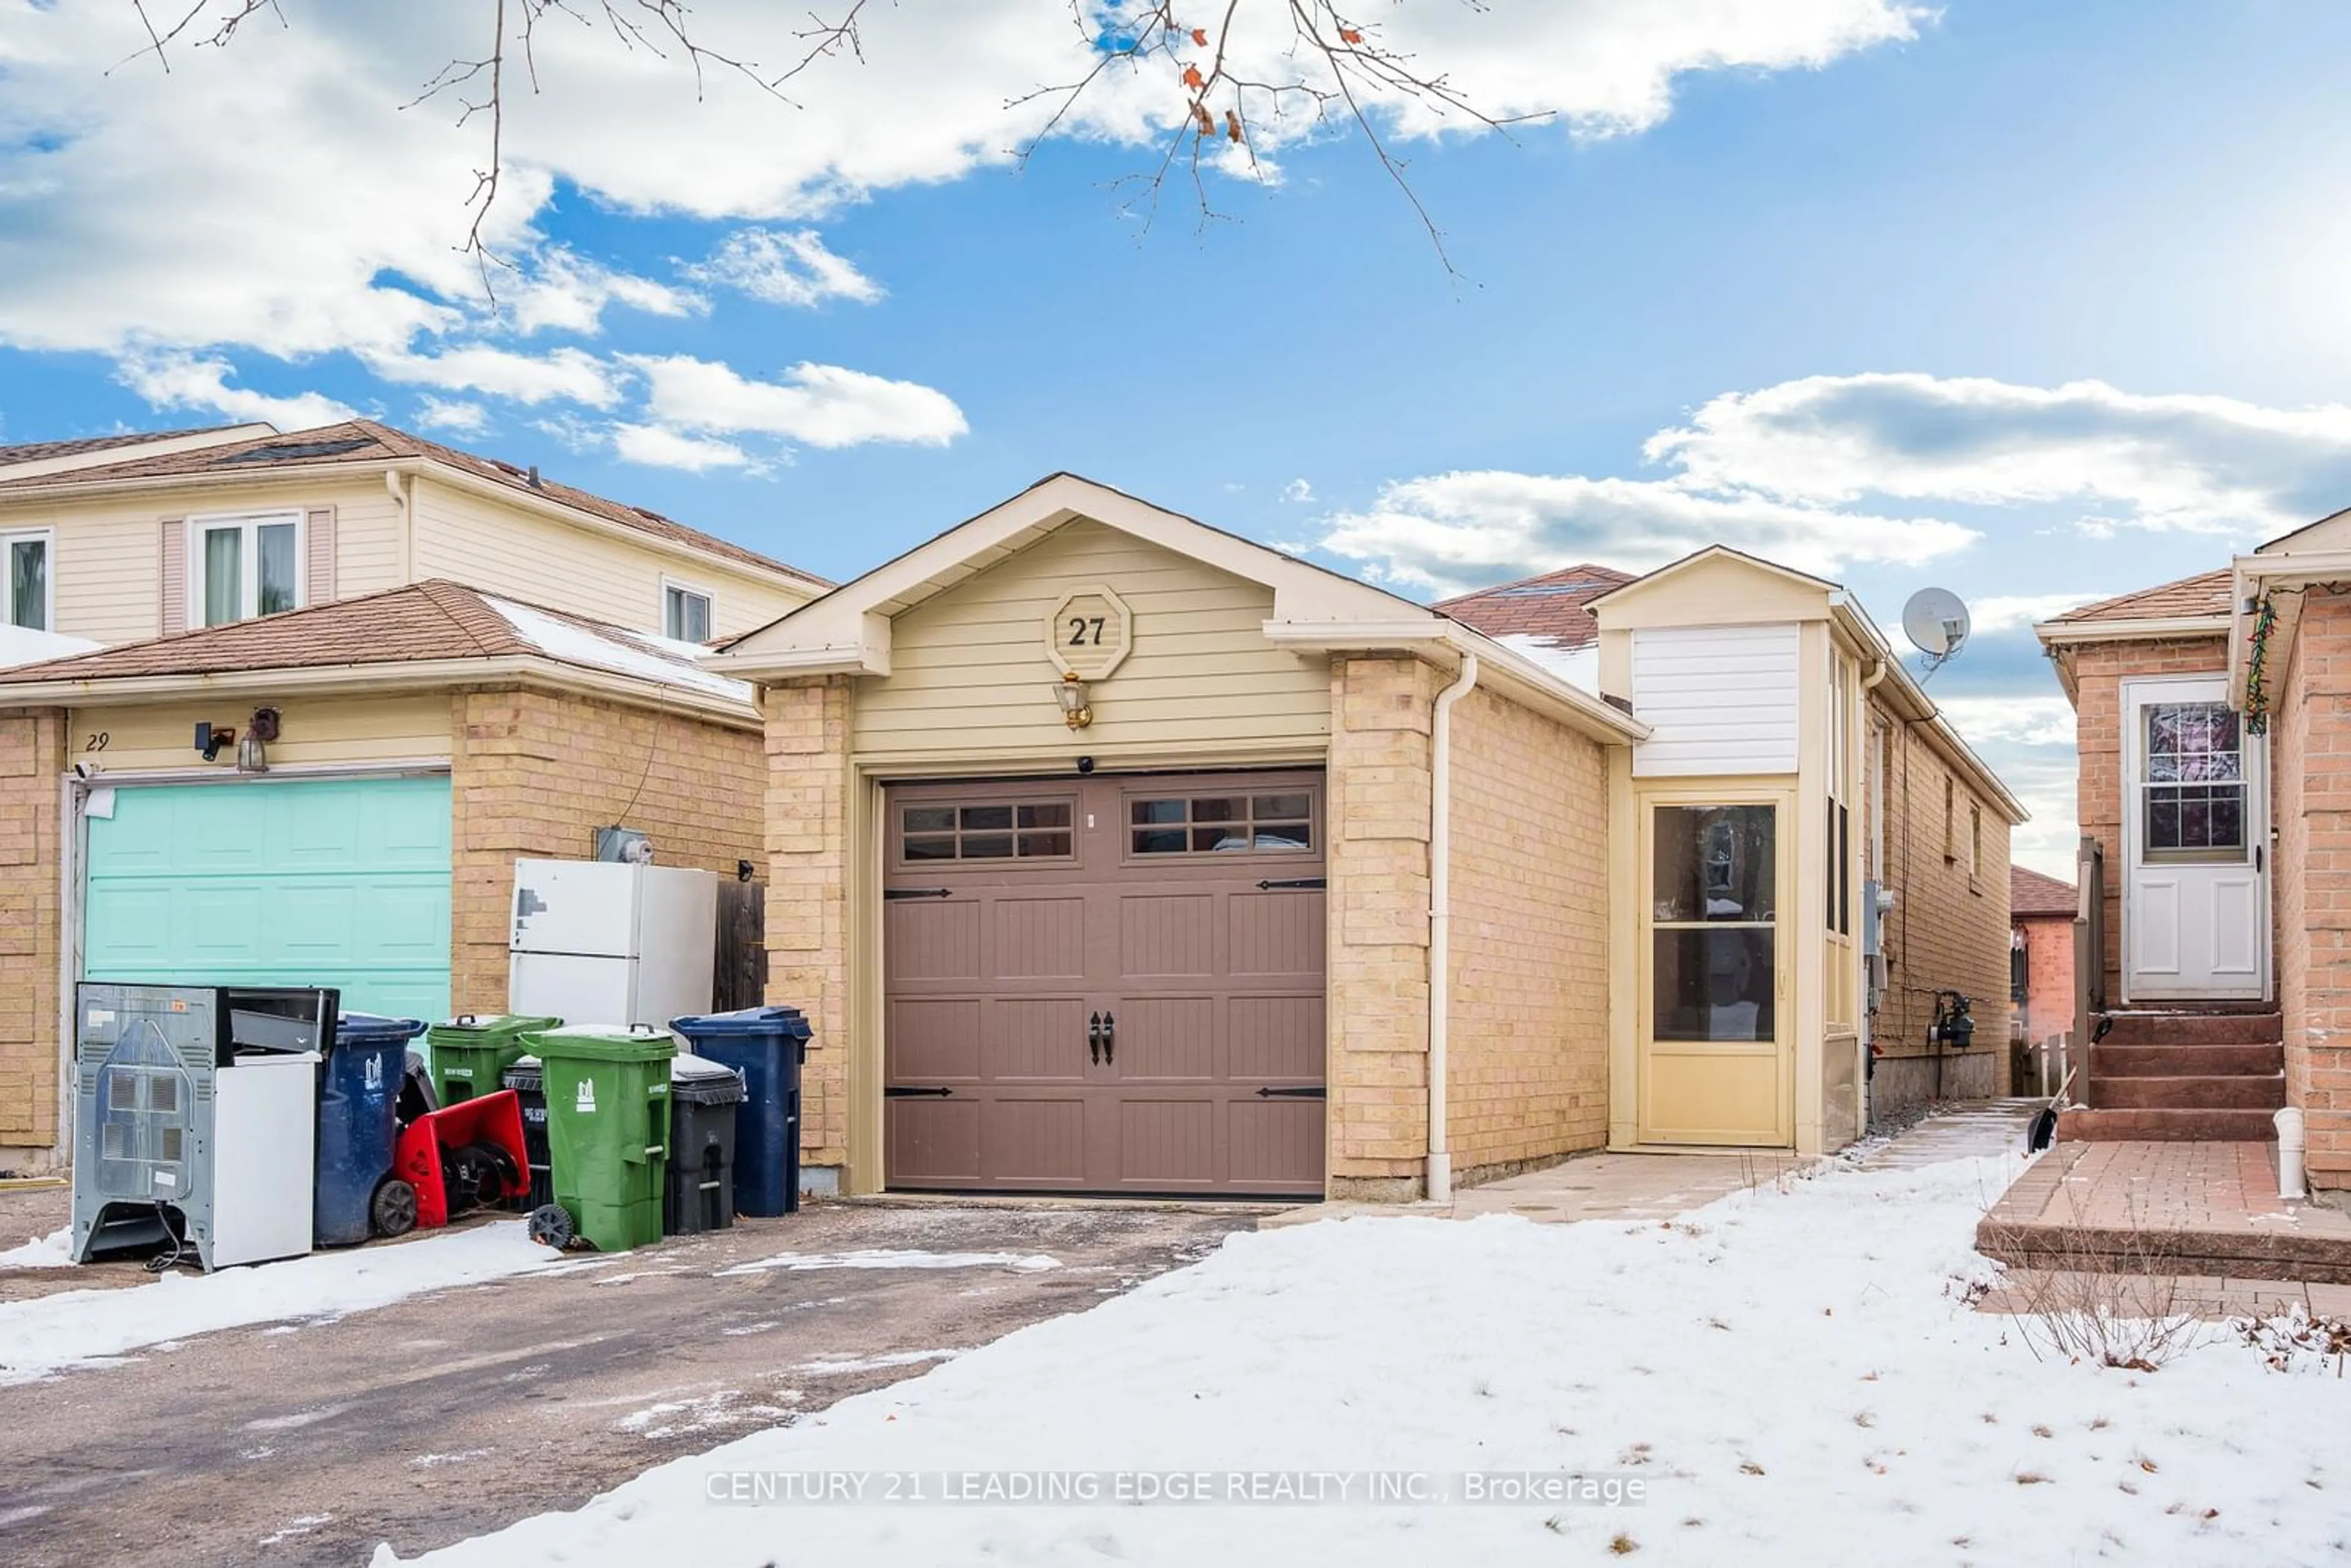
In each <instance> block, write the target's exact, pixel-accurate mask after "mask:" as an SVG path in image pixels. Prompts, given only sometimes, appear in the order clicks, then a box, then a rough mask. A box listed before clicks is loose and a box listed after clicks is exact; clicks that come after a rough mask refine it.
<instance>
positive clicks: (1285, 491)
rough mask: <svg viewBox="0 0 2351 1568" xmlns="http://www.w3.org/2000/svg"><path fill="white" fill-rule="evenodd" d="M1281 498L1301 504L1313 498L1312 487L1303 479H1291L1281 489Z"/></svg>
mask: <svg viewBox="0 0 2351 1568" xmlns="http://www.w3.org/2000/svg"><path fill="white" fill-rule="evenodd" d="M1281 498H1282V499H1283V500H1285V501H1295V502H1299V503H1301V504H1302V503H1304V502H1307V501H1311V500H1312V499H1313V498H1314V486H1311V485H1310V484H1308V483H1307V482H1306V481H1305V480H1303V479H1292V480H1291V481H1290V483H1289V484H1287V485H1284V486H1282V487H1281Z"/></svg>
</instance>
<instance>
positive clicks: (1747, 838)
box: [1649, 806, 1779, 1040]
mask: <svg viewBox="0 0 2351 1568" xmlns="http://www.w3.org/2000/svg"><path fill="white" fill-rule="evenodd" d="M1776 816H1777V813H1776V812H1775V810H1774V809H1773V808H1771V807H1770V806H1660V807H1658V808H1657V809H1656V821H1655V829H1656V831H1655V840H1656V846H1655V851H1654V856H1653V864H1652V866H1651V879H1652V880H1651V898H1652V903H1651V907H1650V925H1651V930H1650V937H1649V940H1650V957H1651V980H1650V983H1651V988H1652V990H1651V1004H1652V1005H1651V1011H1652V1017H1653V1024H1654V1030H1653V1033H1654V1036H1655V1038H1656V1039H1658V1040H1772V1039H1774V1038H1776V1037H1775V1034H1774V1027H1775V1025H1774V1019H1773V1017H1772V1003H1773V1000H1774V997H1775V992H1776V977H1777V974H1778V944H1779V925H1778V920H1779V912H1778V908H1777V903H1778V894H1777V885H1778V884H1777V881H1776V875H1777V873H1776V871H1775V863H1776V861H1775V850H1776V847H1777V846H1776V842H1775V841H1776V838H1777V828H1778V823H1777V821H1776Z"/></svg>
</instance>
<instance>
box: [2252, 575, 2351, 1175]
mask: <svg viewBox="0 0 2351 1568" xmlns="http://www.w3.org/2000/svg"><path fill="white" fill-rule="evenodd" d="M2270 735H2271V746H2270V756H2271V758H2273V763H2274V782H2273V788H2274V791H2275V808H2276V810H2275V820H2276V823H2277V831H2278V845H2277V857H2276V883H2275V885H2276V890H2277V891H2276V909H2277V925H2278V942H2277V948H2276V951H2277V960H2278V964H2277V967H2278V998H2279V1004H2280V1007H2281V1008H2282V1009H2283V1012H2284V1015H2285V1017H2284V1023H2285V1069H2286V1100H2287V1103H2289V1104H2294V1105H2299V1106H2301V1107H2302V1109H2303V1113H2304V1118H2305V1122H2304V1138H2305V1141H2306V1145H2307V1154H2306V1156H2305V1158H2306V1164H2307V1166H2308V1168H2309V1172H2310V1179H2311V1181H2312V1183H2313V1185H2314V1186H2324V1187H2334V1188H2343V1187H2351V601H2344V600H2341V599H2337V598H2334V597H2332V596H2327V595H2322V594H2319V593H2317V592H2315V591H2314V592H2312V593H2310V594H2309V595H2307V596H2306V598H2305V599H2304V605H2303V614H2302V625H2301V629H2300V634H2299V636H2298V637H2297V639H2296V641H2295V643H2294V658H2293V662H2292V663H2291V664H2289V665H2288V666H2287V669H2286V673H2285V679H2284V682H2283V689H2282V691H2281V693H2280V695H2279V699H2278V703H2277V706H2276V710H2275V714H2274V716H2273V722H2272V725H2271V729H2270Z"/></svg>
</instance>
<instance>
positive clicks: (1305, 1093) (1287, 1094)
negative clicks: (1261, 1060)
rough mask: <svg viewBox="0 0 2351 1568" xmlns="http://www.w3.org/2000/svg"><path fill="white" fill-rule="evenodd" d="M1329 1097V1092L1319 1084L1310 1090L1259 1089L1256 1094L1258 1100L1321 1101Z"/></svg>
mask: <svg viewBox="0 0 2351 1568" xmlns="http://www.w3.org/2000/svg"><path fill="white" fill-rule="evenodd" d="M1329 1096H1330V1091H1328V1090H1327V1089H1325V1088H1323V1087H1322V1085H1321V1084H1319V1083H1318V1084H1316V1085H1314V1086H1313V1087H1312V1088H1310V1089H1260V1090H1259V1091H1258V1092H1257V1097H1258V1098H1259V1099H1260V1100H1322V1099H1327V1098H1329Z"/></svg>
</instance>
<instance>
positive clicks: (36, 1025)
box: [0, 708, 66, 1168]
mask: <svg viewBox="0 0 2351 1568" xmlns="http://www.w3.org/2000/svg"><path fill="white" fill-rule="evenodd" d="M65 722H66V716H65V713H64V711H63V710H61V709H57V708H36V709H24V708H18V709H14V710H10V711H7V712H0V1166H15V1167H19V1168H22V1167H26V1166H45V1165H47V1163H48V1162H49V1160H50V1158H51V1157H52V1155H51V1151H52V1150H53V1149H54V1147H55V1145H56V1143H57V963H58V953H57V917H58V909H57V896H58V895H57V867H58V864H59V861H60V858H61V857H60V851H59V844H58V841H57V822H58V814H59V813H58V788H59V785H58V780H59V779H61V778H62V777H63V776H64V773H65V769H66V733H65Z"/></svg>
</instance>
